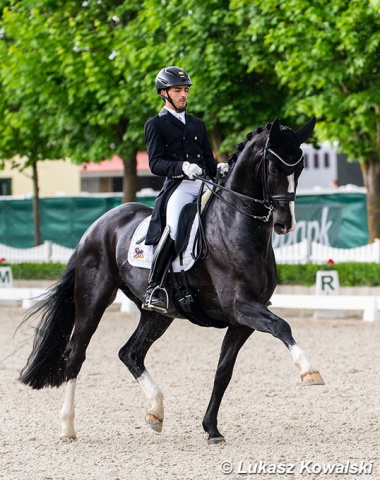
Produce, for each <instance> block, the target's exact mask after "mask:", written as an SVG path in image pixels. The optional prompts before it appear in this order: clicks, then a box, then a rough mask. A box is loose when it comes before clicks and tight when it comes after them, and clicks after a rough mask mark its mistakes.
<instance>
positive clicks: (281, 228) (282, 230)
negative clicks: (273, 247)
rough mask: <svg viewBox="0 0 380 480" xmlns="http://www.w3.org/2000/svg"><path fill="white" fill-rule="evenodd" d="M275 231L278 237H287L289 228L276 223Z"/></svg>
mask: <svg viewBox="0 0 380 480" xmlns="http://www.w3.org/2000/svg"><path fill="white" fill-rule="evenodd" d="M274 231H275V232H276V233H277V235H285V234H286V233H288V232H289V228H287V227H286V226H285V225H284V224H283V223H275V224H274Z"/></svg>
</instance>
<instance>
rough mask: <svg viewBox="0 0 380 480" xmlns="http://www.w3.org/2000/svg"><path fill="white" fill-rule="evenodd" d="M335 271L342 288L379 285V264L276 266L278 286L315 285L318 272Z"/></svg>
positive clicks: (351, 263)
mask: <svg viewBox="0 0 380 480" xmlns="http://www.w3.org/2000/svg"><path fill="white" fill-rule="evenodd" d="M331 269H334V270H337V272H338V274H339V283H340V285H341V286H342V287H359V286H368V287H376V286H379V285H380V264H378V263H356V262H347V263H336V264H334V265H315V264H311V263H307V264H305V265H285V264H278V265H277V274H278V283H279V285H303V286H311V285H314V284H315V279H316V274H317V271H318V270H331Z"/></svg>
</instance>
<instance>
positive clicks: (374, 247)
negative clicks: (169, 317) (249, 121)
mask: <svg viewBox="0 0 380 480" xmlns="http://www.w3.org/2000/svg"><path fill="white" fill-rule="evenodd" d="M73 251H74V250H73V249H71V248H67V247H63V246H62V245H57V244H55V243H52V242H49V241H46V242H45V243H44V244H43V245H39V246H38V247H33V248H13V247H9V246H7V245H2V244H0V258H5V262H6V263H20V262H35V263H42V262H61V263H66V262H68V260H69V258H70V257H71V255H72V253H73ZM274 253H275V256H276V261H277V263H287V264H295V263H302V264H303V263H309V262H310V263H315V264H326V263H327V262H328V260H330V259H331V260H333V261H334V263H339V262H364V263H365V262H375V263H380V239H376V240H375V241H374V243H371V244H369V245H364V246H362V247H356V248H333V247H329V246H327V245H321V244H319V243H316V242H310V241H309V240H303V241H302V242H300V243H296V244H294V245H286V246H283V247H279V248H275V249H274Z"/></svg>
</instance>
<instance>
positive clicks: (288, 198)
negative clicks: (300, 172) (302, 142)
mask: <svg viewBox="0 0 380 480" xmlns="http://www.w3.org/2000/svg"><path fill="white" fill-rule="evenodd" d="M268 153H270V154H271V155H273V156H274V157H275V158H276V160H277V161H280V162H281V163H282V164H283V165H285V166H286V167H290V168H295V167H296V166H297V165H298V164H299V163H300V162H302V160H303V153H301V156H300V158H299V159H298V160H297V161H296V162H295V163H287V162H285V160H284V159H283V158H282V157H280V155H278V154H277V153H276V152H275V151H273V150H272V149H271V148H269V137H268V139H267V141H266V143H265V146H264V151H263V156H262V158H261V166H262V170H261V171H262V181H263V196H264V201H266V202H267V203H268V204H272V202H273V201H275V202H288V203H290V202H294V201H295V199H296V194H295V192H286V193H281V194H278V195H270V193H269V187H268V162H269V159H268Z"/></svg>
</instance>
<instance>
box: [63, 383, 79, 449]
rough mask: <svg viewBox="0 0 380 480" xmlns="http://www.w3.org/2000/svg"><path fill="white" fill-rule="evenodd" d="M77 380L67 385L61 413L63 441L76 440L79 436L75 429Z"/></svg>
mask: <svg viewBox="0 0 380 480" xmlns="http://www.w3.org/2000/svg"><path fill="white" fill-rule="evenodd" d="M75 387H76V379H75V378H74V379H72V380H69V381H68V382H67V384H66V393H65V400H64V402H63V406H62V409H61V413H60V418H61V422H62V432H61V439H62V440H75V439H76V438H77V435H76V433H75V428H74V418H75V410H74V400H75Z"/></svg>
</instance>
